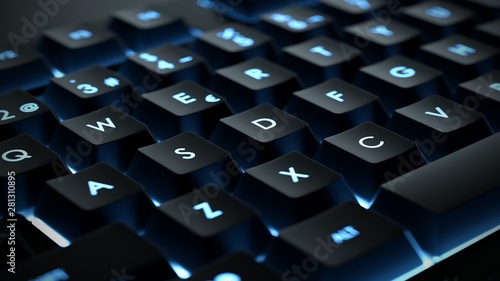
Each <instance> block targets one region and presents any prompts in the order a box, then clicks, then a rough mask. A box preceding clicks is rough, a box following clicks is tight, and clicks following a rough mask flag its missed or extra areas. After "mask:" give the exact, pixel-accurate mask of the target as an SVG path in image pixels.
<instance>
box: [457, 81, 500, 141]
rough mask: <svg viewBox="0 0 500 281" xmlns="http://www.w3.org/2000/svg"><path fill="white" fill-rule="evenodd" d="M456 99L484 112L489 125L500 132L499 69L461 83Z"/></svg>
mask: <svg viewBox="0 0 500 281" xmlns="http://www.w3.org/2000/svg"><path fill="white" fill-rule="evenodd" d="M456 100H457V101H458V102H459V103H461V104H463V105H465V106H467V107H468V108H471V109H473V110H477V111H479V112H481V113H483V114H484V116H485V117H486V120H487V121H488V123H489V125H490V127H491V128H492V129H493V130H494V131H495V132H500V116H499V115H498V112H499V110H500V71H493V72H490V73H487V74H485V75H482V76H479V77H477V78H474V79H472V80H469V81H467V82H464V83H461V84H460V85H459V88H458V91H457V97H456Z"/></svg>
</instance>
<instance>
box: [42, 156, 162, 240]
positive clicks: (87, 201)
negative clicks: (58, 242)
mask: <svg viewBox="0 0 500 281" xmlns="http://www.w3.org/2000/svg"><path fill="white" fill-rule="evenodd" d="M153 208H154V205H153V202H151V200H150V199H149V197H148V196H147V195H146V194H145V193H144V191H143V187H142V186H141V185H139V184H138V183H137V182H135V181H133V180H131V179H129V178H127V177H126V176H124V175H123V174H122V173H121V172H120V171H118V170H116V169H115V168H113V167H111V166H109V165H108V164H106V163H99V164H96V165H93V166H91V167H89V168H87V169H84V170H81V171H79V172H78V173H77V174H74V175H68V176H65V177H62V178H58V179H54V180H49V181H47V183H46V187H45V189H44V190H43V192H42V194H41V196H40V199H39V200H38V203H37V206H36V208H35V216H37V217H38V218H40V219H42V220H43V221H44V222H45V223H47V224H49V225H50V226H51V227H53V228H54V229H56V230H57V231H58V232H59V233H60V234H62V235H63V236H64V237H65V238H67V239H70V240H73V239H75V238H77V237H80V236H81V235H83V234H85V233H87V232H90V231H92V230H95V229H97V228H99V227H102V226H105V225H106V224H109V223H112V222H120V223H123V224H125V225H127V226H128V227H130V228H131V229H133V230H135V231H140V230H141V229H142V228H143V227H144V226H145V223H146V221H147V218H148V217H149V215H150V213H151V211H152V210H153Z"/></svg>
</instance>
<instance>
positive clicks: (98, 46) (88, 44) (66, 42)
mask: <svg viewBox="0 0 500 281" xmlns="http://www.w3.org/2000/svg"><path fill="white" fill-rule="evenodd" d="M38 48H39V50H40V51H41V52H42V53H43V54H44V55H45V57H46V58H47V59H48V60H49V62H50V63H51V64H52V65H54V66H55V67H56V68H57V69H58V70H60V71H62V72H64V73H68V72H74V71H77V70H80V69H84V68H87V67H90V66H94V65H100V66H104V67H108V66H114V65H117V64H119V63H121V62H123V61H124V60H125V53H124V52H123V50H122V48H121V46H120V45H119V44H118V41H117V38H116V35H115V34H114V33H112V32H110V31H107V30H105V29H100V28H98V27H95V26H93V25H90V24H72V25H67V26H63V27H58V28H54V29H48V30H46V31H45V32H44V34H43V38H42V40H41V41H40V45H39V47H38Z"/></svg>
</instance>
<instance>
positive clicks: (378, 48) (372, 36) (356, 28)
mask: <svg viewBox="0 0 500 281" xmlns="http://www.w3.org/2000/svg"><path fill="white" fill-rule="evenodd" d="M344 30H345V33H346V37H347V42H350V43H351V44H354V45H355V46H358V48H360V49H363V52H364V53H365V55H366V57H367V58H368V60H369V61H371V62H377V61H380V60H383V59H386V58H389V57H392V56H394V55H405V56H408V57H413V56H415V54H416V53H417V51H418V46H419V45H420V43H421V36H422V32H421V31H420V30H418V29H416V28H414V27H412V26H409V25H406V24H403V23H400V22H398V21H395V20H392V21H390V22H388V23H387V24H381V23H380V22H379V21H378V20H368V21H364V22H361V23H358V24H355V25H350V26H347V27H345V29H344Z"/></svg>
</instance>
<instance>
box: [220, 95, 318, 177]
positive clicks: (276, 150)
mask: <svg viewBox="0 0 500 281" xmlns="http://www.w3.org/2000/svg"><path fill="white" fill-rule="evenodd" d="M228 136H231V137H228ZM210 140H211V141H212V142H213V143H215V144H217V145H218V146H220V147H222V148H224V149H226V150H227V151H228V152H229V153H230V154H231V155H232V157H233V159H234V160H235V161H236V162H237V163H238V164H239V165H240V167H241V168H242V169H246V168H249V167H252V166H256V165H259V164H262V163H264V162H267V161H270V160H272V159H274V158H277V157H279V156H282V155H285V154H286V153H288V152H291V151H297V152H300V153H302V154H304V155H306V156H308V157H312V156H313V155H314V153H315V152H316V149H317V148H318V142H317V141H316V139H315V138H314V135H313V134H312V132H311V130H310V129H309V126H308V125H307V123H305V122H304V121H302V120H300V119H297V118H296V117H294V116H292V115H290V114H288V113H286V112H283V111H281V110H279V109H278V108H276V107H273V106H270V105H268V104H262V105H259V106H257V107H254V108H252V109H250V110H247V111H245V112H242V113H239V114H236V115H233V116H230V117H226V118H222V119H221V120H220V121H219V124H217V126H216V127H215V130H214V133H213V134H212V137H211V139H210Z"/></svg>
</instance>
